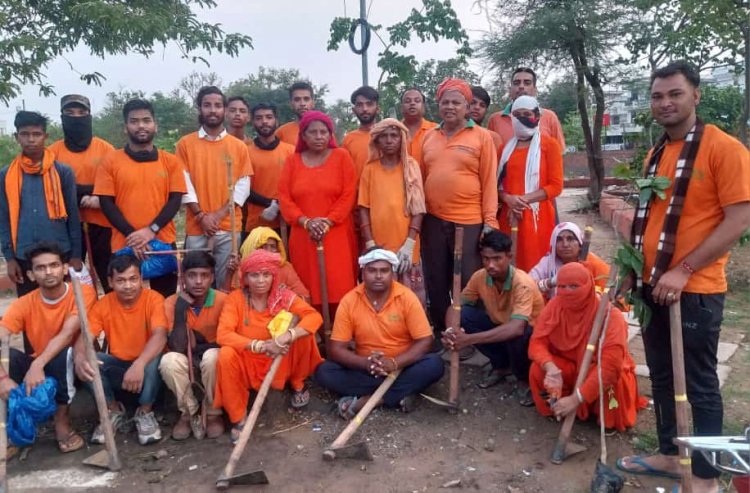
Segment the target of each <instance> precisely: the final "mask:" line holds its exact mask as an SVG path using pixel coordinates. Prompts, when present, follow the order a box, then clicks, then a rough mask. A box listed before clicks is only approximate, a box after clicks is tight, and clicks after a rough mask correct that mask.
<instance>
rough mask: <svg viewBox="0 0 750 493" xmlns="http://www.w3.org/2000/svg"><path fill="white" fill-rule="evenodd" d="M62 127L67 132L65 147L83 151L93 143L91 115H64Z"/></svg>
mask: <svg viewBox="0 0 750 493" xmlns="http://www.w3.org/2000/svg"><path fill="white" fill-rule="evenodd" d="M62 127H63V133H64V134H65V147H67V148H68V149H70V150H71V151H73V152H83V151H85V150H86V149H88V148H89V146H90V145H91V139H92V138H93V136H94V135H93V133H92V130H91V115H86V116H70V115H62Z"/></svg>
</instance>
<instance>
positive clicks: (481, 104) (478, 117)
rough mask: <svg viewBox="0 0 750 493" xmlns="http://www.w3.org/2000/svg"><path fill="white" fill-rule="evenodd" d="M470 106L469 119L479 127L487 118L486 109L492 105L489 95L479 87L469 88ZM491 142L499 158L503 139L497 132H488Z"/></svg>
mask: <svg viewBox="0 0 750 493" xmlns="http://www.w3.org/2000/svg"><path fill="white" fill-rule="evenodd" d="M471 94H472V96H473V97H472V99H471V104H470V105H469V117H471V119H472V120H474V123H476V124H477V125H479V126H482V123H484V117H485V116H487V109H488V108H489V107H490V103H492V99H490V95H489V93H488V92H487V91H486V90H485V89H484V88H483V87H481V86H471ZM490 135H491V136H492V141H493V142H494V143H495V149H497V155H498V156H500V149H502V147H503V143H504V141H503V138H502V137H500V135H499V134H498V133H497V132H493V131H492V130H490Z"/></svg>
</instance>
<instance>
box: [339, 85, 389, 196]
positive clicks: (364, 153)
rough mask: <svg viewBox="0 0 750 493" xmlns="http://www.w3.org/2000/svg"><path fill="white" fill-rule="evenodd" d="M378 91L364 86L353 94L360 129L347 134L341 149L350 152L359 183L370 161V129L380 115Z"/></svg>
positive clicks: (354, 108) (353, 106)
mask: <svg viewBox="0 0 750 493" xmlns="http://www.w3.org/2000/svg"><path fill="white" fill-rule="evenodd" d="M379 99H380V95H379V94H378V91H376V90H375V89H373V88H372V87H370V86H362V87H360V88H359V89H357V90H356V91H354V92H353V93H352V97H351V102H352V111H353V112H354V116H356V117H357V120H359V128H358V129H357V130H353V131H351V132H349V133H347V134H346V135H345V136H344V140H343V141H341V147H343V148H344V149H346V150H347V151H349V154H351V156H352V161H354V167H355V168H356V171H357V183H359V177H360V176H362V170H363V169H364V167H365V164H367V161H369V160H370V129H371V128H372V126H373V124H374V123H375V120H376V119H377V118H378V113H380V106H379V105H378V100H379Z"/></svg>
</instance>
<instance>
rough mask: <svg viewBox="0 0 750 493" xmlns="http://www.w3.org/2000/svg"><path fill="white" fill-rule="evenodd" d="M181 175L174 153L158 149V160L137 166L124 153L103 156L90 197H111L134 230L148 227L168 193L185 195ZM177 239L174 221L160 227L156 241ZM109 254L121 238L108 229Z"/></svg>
mask: <svg viewBox="0 0 750 493" xmlns="http://www.w3.org/2000/svg"><path fill="white" fill-rule="evenodd" d="M186 191H187V188H186V187H185V175H184V174H183V172H182V166H181V165H180V162H179V161H178V160H177V158H176V157H175V156H174V154H170V153H168V152H165V151H162V150H159V159H158V161H149V162H145V163H139V162H137V161H133V160H132V159H131V158H130V156H128V155H127V154H126V153H125V151H124V150H122V149H118V150H116V151H113V152H112V153H110V154H109V156H107V158H106V159H105V160H104V162H103V163H102V165H101V166H100V167H99V169H98V170H97V172H96V182H95V184H94V195H106V196H109V197H114V198H115V205H116V206H117V208H118V209H120V212H122V215H123V216H124V217H125V220H126V221H127V222H128V223H130V225H131V226H133V227H134V228H135V229H140V228H145V227H147V226H149V225H150V224H151V223H152V222H153V221H154V219H155V218H156V216H158V215H159V213H160V212H161V210H162V209H163V208H164V205H166V203H167V200H168V199H169V194H170V193H173V192H179V193H185V192H186ZM176 237H177V234H176V230H175V226H174V221H170V222H169V223H168V224H167V225H166V226H164V227H163V228H162V229H161V230H159V233H158V234H157V235H156V238H157V239H159V240H161V241H163V242H164V243H174V241H175V239H176ZM111 245H112V251H113V252H116V251H117V250H119V249H121V248H124V247H125V235H123V234H122V233H121V232H120V231H119V230H118V229H117V228H112V241H111Z"/></svg>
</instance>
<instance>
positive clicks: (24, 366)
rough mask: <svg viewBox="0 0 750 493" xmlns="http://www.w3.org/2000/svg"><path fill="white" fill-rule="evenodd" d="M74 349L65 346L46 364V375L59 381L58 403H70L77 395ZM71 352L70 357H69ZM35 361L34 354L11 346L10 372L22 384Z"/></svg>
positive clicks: (56, 397) (12, 377) (56, 399)
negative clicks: (74, 381) (74, 374)
mask: <svg viewBox="0 0 750 493" xmlns="http://www.w3.org/2000/svg"><path fill="white" fill-rule="evenodd" d="M72 352H73V349H72V348H70V347H66V348H63V350H62V351H60V352H59V353H57V356H55V357H54V358H52V359H51V360H50V362H49V363H47V364H46V365H45V366H44V375H45V376H48V377H52V378H54V379H55V381H56V382H57V392H56V393H55V402H56V403H57V404H58V405H66V404H70V401H72V400H73V396H74V395H76V388H75V385H74V383H73V354H72ZM68 353H70V358H68ZM33 361H34V358H33V357H32V356H29V355H28V354H26V353H24V352H22V351H19V350H18V349H15V348H10V362H9V365H10V366H9V370H10V371H9V374H10V378H11V380H13V381H14V382H16V383H17V384H18V385H21V382H23V378H24V377H25V376H26V372H28V371H29V367H30V366H31V363H32V362H33Z"/></svg>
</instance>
